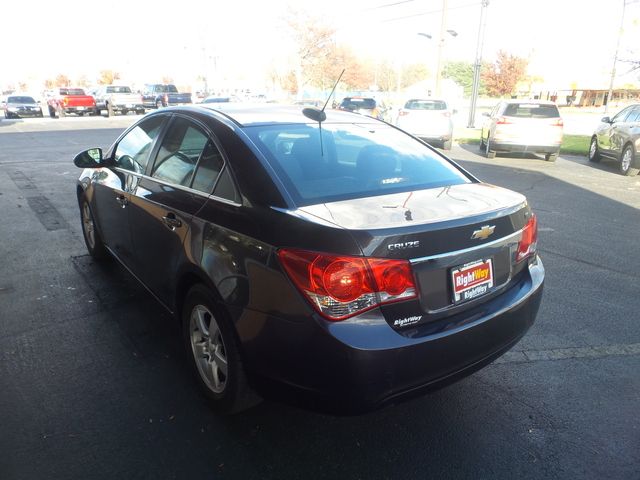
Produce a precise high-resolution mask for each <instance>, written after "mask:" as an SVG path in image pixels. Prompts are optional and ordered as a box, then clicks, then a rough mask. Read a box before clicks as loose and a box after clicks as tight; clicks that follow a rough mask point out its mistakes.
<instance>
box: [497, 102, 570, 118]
mask: <svg viewBox="0 0 640 480" xmlns="http://www.w3.org/2000/svg"><path fill="white" fill-rule="evenodd" d="M504 115H505V116H507V117H522V118H553V117H559V116H560V112H558V107H556V106H555V105H540V104H537V103H510V104H509V105H507V108H506V109H505V110H504Z"/></svg>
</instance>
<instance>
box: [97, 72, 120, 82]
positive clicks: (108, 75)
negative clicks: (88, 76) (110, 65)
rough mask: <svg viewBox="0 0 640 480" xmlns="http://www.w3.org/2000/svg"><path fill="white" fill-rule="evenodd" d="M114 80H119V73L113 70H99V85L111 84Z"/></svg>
mask: <svg viewBox="0 0 640 480" xmlns="http://www.w3.org/2000/svg"><path fill="white" fill-rule="evenodd" d="M116 80H120V73H118V72H115V71H113V70H100V76H99V77H98V84H99V85H111V84H112V83H113V82H115V81H116Z"/></svg>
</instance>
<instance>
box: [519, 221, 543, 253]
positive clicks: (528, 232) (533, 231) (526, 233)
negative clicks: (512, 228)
mask: <svg viewBox="0 0 640 480" xmlns="http://www.w3.org/2000/svg"><path fill="white" fill-rule="evenodd" d="M537 249H538V219H537V217H536V216H535V215H531V218H530V219H529V221H528V222H527V223H526V224H525V226H524V228H523V229H522V238H521V239H520V243H519V244H518V255H517V257H516V260H517V261H518V262H520V261H521V260H524V259H525V258H528V257H530V256H532V255H534V254H535V253H536V250H537Z"/></svg>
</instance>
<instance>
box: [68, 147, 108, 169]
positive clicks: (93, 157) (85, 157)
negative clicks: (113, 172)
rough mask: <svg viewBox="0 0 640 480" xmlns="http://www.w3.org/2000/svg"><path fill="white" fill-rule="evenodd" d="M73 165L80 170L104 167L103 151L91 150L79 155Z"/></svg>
mask: <svg viewBox="0 0 640 480" xmlns="http://www.w3.org/2000/svg"><path fill="white" fill-rule="evenodd" d="M73 164H74V165H75V166H76V167H79V168H98V167H100V166H101V165H102V149H101V148H90V149H88V150H84V151H82V152H80V153H78V154H77V155H76V156H75V157H74V159H73Z"/></svg>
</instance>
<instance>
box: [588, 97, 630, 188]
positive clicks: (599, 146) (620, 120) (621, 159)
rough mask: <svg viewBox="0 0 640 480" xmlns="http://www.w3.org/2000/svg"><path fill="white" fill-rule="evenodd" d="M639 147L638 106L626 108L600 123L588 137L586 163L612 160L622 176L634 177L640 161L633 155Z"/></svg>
mask: <svg viewBox="0 0 640 480" xmlns="http://www.w3.org/2000/svg"><path fill="white" fill-rule="evenodd" d="M639 146H640V104H635V105H629V106H628V107H627V108H625V109H624V110H622V111H620V112H619V113H617V114H616V115H615V116H614V117H613V118H609V117H604V118H603V119H602V122H601V123H600V125H598V127H597V128H596V131H595V133H594V134H593V136H592V137H591V144H590V146H589V161H590V162H599V161H600V160H601V159H602V158H608V159H611V160H615V161H617V162H618V163H619V168H620V173H621V174H622V175H631V176H633V175H637V174H638V172H640V158H638V156H637V155H636V152H637V151H638V147H639Z"/></svg>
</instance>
